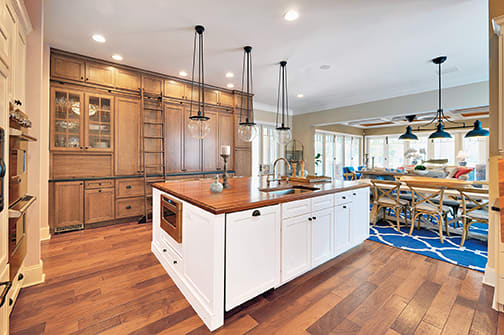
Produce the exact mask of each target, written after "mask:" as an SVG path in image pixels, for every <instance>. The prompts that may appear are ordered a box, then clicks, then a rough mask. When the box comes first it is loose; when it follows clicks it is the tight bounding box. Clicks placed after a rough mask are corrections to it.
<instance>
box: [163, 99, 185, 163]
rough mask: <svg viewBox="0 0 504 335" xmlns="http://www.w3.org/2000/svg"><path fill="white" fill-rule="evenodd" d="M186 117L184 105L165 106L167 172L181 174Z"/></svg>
mask: <svg viewBox="0 0 504 335" xmlns="http://www.w3.org/2000/svg"><path fill="white" fill-rule="evenodd" d="M184 115H185V114H184V107H183V106H182V105H180V104H179V105H176V104H166V105H165V117H166V120H165V125H166V126H165V139H166V141H165V142H166V143H165V158H166V162H165V164H166V172H180V171H181V170H182V149H183V141H184Z"/></svg>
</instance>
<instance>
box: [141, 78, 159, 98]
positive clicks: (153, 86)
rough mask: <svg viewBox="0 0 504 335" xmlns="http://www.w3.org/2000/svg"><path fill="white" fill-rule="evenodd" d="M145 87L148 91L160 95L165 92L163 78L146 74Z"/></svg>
mask: <svg viewBox="0 0 504 335" xmlns="http://www.w3.org/2000/svg"><path fill="white" fill-rule="evenodd" d="M143 89H144V91H145V92H146V93H151V94H159V95H160V94H162V93H163V79H161V78H156V77H151V76H147V75H144V76H143Z"/></svg>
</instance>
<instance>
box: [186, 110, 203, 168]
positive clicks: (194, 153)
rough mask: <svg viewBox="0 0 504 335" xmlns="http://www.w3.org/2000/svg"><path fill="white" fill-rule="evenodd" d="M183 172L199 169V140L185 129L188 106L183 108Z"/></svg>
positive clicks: (188, 113)
mask: <svg viewBox="0 0 504 335" xmlns="http://www.w3.org/2000/svg"><path fill="white" fill-rule="evenodd" d="M184 114H185V115H184V167H183V169H182V171H184V172H186V171H187V172H194V171H201V146H202V145H201V140H200V139H198V138H194V137H192V136H191V135H190V134H189V131H188V130H187V124H188V123H189V116H191V114H190V111H189V108H188V107H187V108H185V109H184Z"/></svg>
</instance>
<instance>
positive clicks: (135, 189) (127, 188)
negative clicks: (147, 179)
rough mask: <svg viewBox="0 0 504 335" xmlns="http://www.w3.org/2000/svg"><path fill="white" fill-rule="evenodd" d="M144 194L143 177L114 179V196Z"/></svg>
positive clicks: (123, 196)
mask: <svg viewBox="0 0 504 335" xmlns="http://www.w3.org/2000/svg"><path fill="white" fill-rule="evenodd" d="M143 195H144V180H143V179H120V180H116V197H117V198H126V197H138V196H143Z"/></svg>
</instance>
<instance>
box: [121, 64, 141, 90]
mask: <svg viewBox="0 0 504 335" xmlns="http://www.w3.org/2000/svg"><path fill="white" fill-rule="evenodd" d="M115 86H116V88H120V89H123V90H129V91H136V92H139V90H140V87H141V80H140V73H138V72H135V71H129V70H124V69H120V68H117V69H116V74H115Z"/></svg>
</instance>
